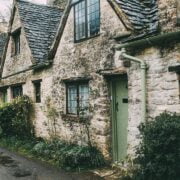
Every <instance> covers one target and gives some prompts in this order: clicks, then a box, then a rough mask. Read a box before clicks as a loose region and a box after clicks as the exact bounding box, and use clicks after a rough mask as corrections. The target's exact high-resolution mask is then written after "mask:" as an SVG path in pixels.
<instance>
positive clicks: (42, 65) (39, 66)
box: [0, 63, 50, 80]
mask: <svg viewBox="0 0 180 180" xmlns="http://www.w3.org/2000/svg"><path fill="white" fill-rule="evenodd" d="M49 64H50V63H46V64H45V63H43V64H37V65H32V66H30V67H28V68H26V69H24V70H21V71H18V72H16V73H13V74H10V75H8V76H4V77H1V78H0V80H1V79H7V78H9V77H12V76H15V75H17V74H21V73H24V72H27V71H31V70H37V69H39V68H44V67H47V66H48V65H49Z"/></svg>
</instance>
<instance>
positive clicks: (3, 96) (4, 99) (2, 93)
mask: <svg viewBox="0 0 180 180" xmlns="http://www.w3.org/2000/svg"><path fill="white" fill-rule="evenodd" d="M0 97H1V102H2V103H6V102H7V89H6V88H5V89H1V90H0Z"/></svg>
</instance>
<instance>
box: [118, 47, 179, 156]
mask: <svg viewBox="0 0 180 180" xmlns="http://www.w3.org/2000/svg"><path fill="white" fill-rule="evenodd" d="M179 52H180V44H177V45H172V47H171V48H170V47H167V46H166V47H163V48H162V47H157V48H155V47H154V48H153V47H152V48H147V49H144V50H143V49H142V51H141V52H139V53H138V54H136V55H135V56H136V57H138V58H140V59H142V60H144V61H145V62H146V63H147V65H148V70H147V77H146V87H147V120H153V119H154V118H155V117H156V116H158V115H159V114H161V113H162V112H164V111H167V112H172V113H174V112H176V113H179V114H180V99H179V80H178V75H177V74H176V73H175V72H169V71H168V67H169V66H174V65H177V64H180V61H179V59H180V58H179ZM120 61H121V60H120ZM128 81H129V83H128V84H129V88H128V90H129V122H128V123H129V125H128V146H129V148H128V153H129V154H133V153H134V147H135V146H136V145H138V143H139V130H138V126H139V124H140V122H141V72H140V67H139V65H137V64H135V63H132V65H131V67H130V68H129V70H128Z"/></svg>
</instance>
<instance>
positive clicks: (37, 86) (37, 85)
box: [33, 81, 41, 103]
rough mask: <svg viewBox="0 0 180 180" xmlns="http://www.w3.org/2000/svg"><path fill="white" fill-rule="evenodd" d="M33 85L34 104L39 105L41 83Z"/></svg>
mask: <svg viewBox="0 0 180 180" xmlns="http://www.w3.org/2000/svg"><path fill="white" fill-rule="evenodd" d="M33 83H34V93H35V102H36V103H41V81H37V82H33Z"/></svg>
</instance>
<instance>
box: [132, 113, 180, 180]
mask: <svg viewBox="0 0 180 180" xmlns="http://www.w3.org/2000/svg"><path fill="white" fill-rule="evenodd" d="M139 129H140V132H141V135H142V142H141V144H140V147H139V148H138V150H137V162H138V163H139V164H140V170H139V171H138V172H137V174H136V176H135V178H134V179H138V180H141V179H143V180H154V179H155V180H162V179H163V180H177V179H179V177H180V116H178V115H176V114H173V115H171V114H168V113H163V114H161V115H160V116H158V117H156V118H155V121H151V122H146V124H141V126H140V128H139Z"/></svg>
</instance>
